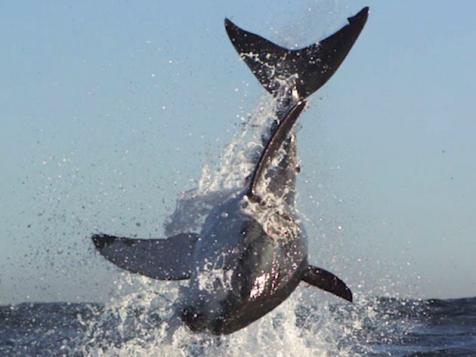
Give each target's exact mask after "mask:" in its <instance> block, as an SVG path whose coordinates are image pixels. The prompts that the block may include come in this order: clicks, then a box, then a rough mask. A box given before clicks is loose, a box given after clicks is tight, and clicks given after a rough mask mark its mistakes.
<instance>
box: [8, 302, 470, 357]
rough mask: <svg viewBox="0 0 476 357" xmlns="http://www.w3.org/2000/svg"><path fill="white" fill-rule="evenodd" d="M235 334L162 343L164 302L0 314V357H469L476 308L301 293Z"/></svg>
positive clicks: (16, 308) (44, 306)
mask: <svg viewBox="0 0 476 357" xmlns="http://www.w3.org/2000/svg"><path fill="white" fill-rule="evenodd" d="M296 295H297V296H293V297H292V298H290V299H288V301H286V302H285V303H284V304H283V305H281V307H280V308H278V309H276V310H275V311H273V312H272V313H271V314H268V315H267V316H265V317H264V318H263V319H261V320H259V321H258V322H256V323H254V324H252V325H251V326H249V327H248V328H246V329H244V330H241V331H239V332H237V333H235V334H232V335H229V336H224V337H220V338H218V337H210V336H208V335H197V334H193V333H190V332H189V331H187V330H186V329H185V328H180V329H179V330H177V331H176V332H174V334H173V336H168V337H167V323H166V318H164V316H165V315H167V311H165V310H164V309H163V308H162V307H161V306H167V305H170V304H168V301H166V300H164V299H163V298H158V300H157V301H155V302H153V301H152V299H150V298H144V297H143V296H142V297H137V296H136V297H135V299H141V303H142V304H141V303H137V301H138V300H136V301H135V302H134V301H133V300H130V299H129V300H127V302H125V300H123V301H120V302H116V303H114V304H106V305H101V304H88V303H75V304H71V303H37V304H31V303H25V304H18V305H12V306H2V307H0V356H110V355H111V356H149V355H155V356H301V357H302V356H476V298H464V299H451V300H404V299H393V298H371V299H358V301H357V302H356V303H354V304H346V303H335V302H334V303H318V302H312V301H311V300H309V298H308V297H306V296H305V295H304V294H302V293H298V294H296Z"/></svg>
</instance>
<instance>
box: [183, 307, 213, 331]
mask: <svg viewBox="0 0 476 357" xmlns="http://www.w3.org/2000/svg"><path fill="white" fill-rule="evenodd" d="M180 318H181V319H182V321H183V322H184V323H185V324H186V325H187V326H188V327H189V328H190V329H191V330H192V331H195V332H197V331H202V330H204V329H205V327H206V323H207V319H206V316H205V314H203V313H201V312H200V311H198V309H197V308H195V307H193V306H187V307H185V308H183V309H182V312H181V314H180Z"/></svg>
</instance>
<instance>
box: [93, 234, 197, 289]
mask: <svg viewBox="0 0 476 357" xmlns="http://www.w3.org/2000/svg"><path fill="white" fill-rule="evenodd" d="M91 239H92V240H93V242H94V245H95V246H96V249H97V250H98V251H99V253H101V255H103V256H104V257H105V258H106V259H107V260H109V261H110V262H112V263H114V264H115V265H117V266H118V267H120V268H122V269H125V270H128V271H130V272H132V273H137V274H141V275H145V276H147V277H149V278H153V279H158V280H182V279H188V278H189V277H190V271H191V264H192V251H193V247H194V245H195V242H196V241H197V239H198V235H197V234H194V233H181V234H178V235H176V236H173V237H170V238H167V239H132V238H119V237H114V236H110V235H106V234H95V235H93V236H92V237H91Z"/></svg>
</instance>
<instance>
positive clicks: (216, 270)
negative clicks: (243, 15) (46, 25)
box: [92, 8, 368, 335]
mask: <svg viewBox="0 0 476 357" xmlns="http://www.w3.org/2000/svg"><path fill="white" fill-rule="evenodd" d="M367 17H368V8H364V9H362V10H361V11H360V12H359V13H357V14H356V15H355V16H353V17H351V18H349V19H348V24H347V25H345V26H344V27H342V28H341V29H340V30H339V31H337V32H336V33H335V34H333V35H331V36H329V37H328V38H326V39H324V40H322V41H320V42H319V43H317V44H314V45H311V46H309V47H305V48H303V49H300V50H288V49H285V48H283V47H280V46H278V45H276V44H274V43H272V42H270V41H267V40H265V39H264V38H262V37H260V36H258V35H255V34H252V33H250V32H247V31H244V30H242V29H240V28H239V27H237V26H236V25H234V24H233V23H232V22H231V21H229V20H225V28H226V30H227V33H228V36H229V37H230V40H231V41H232V43H233V45H234V47H235V49H236V50H237V51H238V53H239V54H240V56H241V57H242V58H243V60H244V61H245V63H246V64H247V65H248V66H249V67H250V69H251V70H252V72H253V73H254V74H255V75H256V77H257V78H258V80H259V81H260V82H261V84H262V85H263V86H264V88H265V89H266V90H268V91H269V92H270V93H271V94H272V95H273V96H274V97H275V98H276V101H277V106H276V107H277V109H276V120H275V122H274V123H270V127H271V128H270V132H271V134H270V136H269V138H264V142H263V146H264V150H263V152H262V153H261V157H260V159H259V161H258V162H257V163H256V167H255V169H254V171H253V173H252V175H251V176H250V177H249V178H248V179H247V182H246V184H245V187H244V189H243V190H242V191H241V192H237V193H234V194H230V197H228V198H227V199H225V200H224V201H223V202H222V203H220V204H219V205H217V206H216V207H214V208H213V209H212V210H211V212H210V213H209V215H208V217H207V218H206V220H205V222H204V224H203V227H202V229H201V232H200V234H195V233H182V234H178V235H176V236H173V237H169V238H167V239H131V238H119V237H114V236H110V235H105V234H96V235H93V236H92V240H93V242H94V244H95V246H96V248H97V249H98V251H99V252H100V253H101V254H102V255H103V256H104V257H105V258H106V259H108V260H109V261H111V262H112V263H114V264H116V265H117V266H119V267H121V268H123V269H126V270H129V271H130V272H133V273H138V274H142V275H145V276H148V277H151V278H154V279H160V280H183V279H188V280H189V284H188V286H184V287H182V288H181V290H180V296H181V297H180V299H179V303H178V304H177V314H178V315H179V316H180V318H181V320H182V321H183V322H184V323H185V324H186V325H187V326H188V327H189V328H190V329H191V330H192V331H196V332H201V331H203V332H209V333H212V334H216V335H221V334H229V333H232V332H235V331H237V330H239V329H242V328H244V327H246V326H247V325H249V324H250V323H252V322H253V321H256V320H257V319H259V318H260V317H262V316H263V315H265V314H266V313H268V312H269V311H271V310H273V309H274V308H275V307H276V306H278V305H279V304H280V303H281V302H283V301H284V300H285V299H286V298H287V297H288V296H289V295H290V294H291V293H292V292H293V291H294V290H295V288H296V287H297V286H298V285H299V283H300V282H301V281H305V282H306V283H308V284H311V285H314V286H316V287H318V288H321V289H323V290H326V291H328V292H331V293H333V294H335V295H337V296H339V297H341V298H344V299H346V300H348V301H352V293H351V291H350V289H349V288H348V287H347V286H346V285H345V283H344V282H343V281H342V280H340V279H339V278H337V277H336V276H335V275H333V274H332V273H330V272H328V271H326V270H324V269H321V268H317V267H314V266H312V265H309V263H308V260H307V256H308V253H307V244H306V236H305V233H304V231H303V227H302V226H301V224H300V220H299V218H298V217H297V214H296V211H295V209H294V195H295V181H296V174H297V172H298V163H297V158H296V136H295V132H294V130H293V126H294V123H295V122H296V120H297V118H298V117H299V114H300V113H301V112H302V110H303V109H304V107H305V105H306V101H305V99H306V97H308V96H309V95H310V94H312V93H313V92H314V91H316V90H317V89H319V88H320V87H321V86H322V85H323V84H324V83H325V82H326V81H327V80H328V79H329V78H330V77H331V76H332V74H333V73H334V72H335V71H336V70H337V68H338V67H339V65H340V64H341V63H342V61H343V60H344V58H345V57H346V55H347V54H348V52H349V51H350V49H351V47H352V45H353V44H354V42H355V40H356V39H357V37H358V35H359V34H360V32H361V30H362V28H363V27H364V25H365V23H366V20H367Z"/></svg>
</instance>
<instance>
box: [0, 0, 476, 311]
mask: <svg viewBox="0 0 476 357" xmlns="http://www.w3.org/2000/svg"><path fill="white" fill-rule="evenodd" d="M455 4H456V3H455V2H450V1H434V0H432V1H418V2H416V1H398V2H397V1H394V2H387V1H379V2H378V1H360V0H359V1H355V0H354V1H350V0H346V1H344V0H333V1H318V0H306V1H299V2H298V1H291V0H288V1H284V0H275V1H272V2H271V1H270V2H257V1H248V0H246V1H236V2H231V1H228V2H223V1H200V2H169V1H140V2H132V1H101V2H97V1H82V2H56V1H42V2H36V1H22V2H3V3H2V4H0V42H1V43H2V56H0V79H1V80H0V86H1V90H0V123H1V124H2V130H0V160H1V161H0V163H1V167H2V174H1V175H0V202H1V206H0V304H1V303H6V302H20V301H37V300H46V301H51V300H80V301H81V300H104V299H105V298H106V296H107V295H108V294H109V293H110V292H111V290H112V289H114V287H113V285H112V283H111V282H112V281H113V280H114V279H116V278H117V276H118V275H117V271H116V270H115V269H114V268H112V267H110V266H109V265H108V264H107V263H106V262H105V261H102V260H101V259H100V257H99V256H97V255H95V254H94V253H93V251H92V249H91V246H90V242H89V240H88V239H87V237H88V236H89V234H90V233H91V232H94V231H98V230H101V231H105V232H110V233H116V234H121V235H131V234H139V235H142V236H150V235H155V236H157V235H160V234H161V230H162V221H163V219H164V217H166V214H167V212H169V211H170V210H171V209H172V208H173V207H174V201H175V197H176V196H177V194H178V193H179V192H180V191H183V190H186V189H188V188H191V187H192V186H193V184H194V180H197V179H198V178H199V176H200V170H201V167H202V165H203V164H204V163H210V162H213V160H216V158H217V157H218V155H219V153H220V152H221V149H222V148H223V146H224V145H225V144H226V143H228V142H229V140H230V139H231V137H232V136H233V134H234V133H236V131H237V130H238V126H237V124H238V119H237V117H236V116H237V115H241V114H244V113H247V112H249V111H251V110H253V109H254V107H255V106H256V104H257V103H258V101H259V99H260V97H261V96H263V95H265V92H264V90H263V89H262V88H261V87H260V85H259V84H258V82H257V81H256V80H255V79H254V78H253V77H252V75H251V74H250V72H249V70H248V69H247V67H246V66H245V65H244V64H243V63H240V61H239V60H238V57H237V55H236V53H235V52H234V49H233V48H232V46H231V45H230V43H229V41H228V39H227V37H226V34H225V31H224V29H223V19H224V17H225V16H226V17H229V18H231V19H232V20H233V21H235V22H236V23H237V24H238V25H240V26H242V27H243V28H245V29H248V30H250V31H253V32H256V33H259V34H261V35H263V36H265V37H267V38H270V39H271V40H273V41H275V42H279V43H281V44H299V45H307V44H309V43H312V42H314V41H316V40H318V39H320V38H322V37H323V36H325V35H328V34H330V33H332V32H334V31H335V30H337V29H338V28H339V27H340V26H341V25H343V24H344V23H345V19H346V17H348V16H351V15H353V14H354V13H355V12H356V11H358V10H360V8H361V7H363V6H365V5H369V6H370V8H371V14H370V18H369V22H368V24H367V27H366V28H365V29H364V31H363V33H362V35H361V38H360V39H359V40H358V42H357V43H356V45H355V47H354V49H353V50H352V51H351V53H350V55H349V57H348V59H347V60H346V61H345V63H344V64H343V66H342V67H341V69H340V70H339V71H338V72H337V74H336V75H335V77H333V78H332V80H331V81H330V82H329V83H328V84H327V85H326V86H325V87H324V88H322V90H320V91H319V92H318V93H317V94H315V95H314V96H313V97H312V99H311V108H310V109H309V110H308V111H307V112H305V113H304V114H303V115H302V117H301V118H300V126H301V129H300V131H299V150H300V153H299V154H300V158H301V160H302V168H303V170H302V174H301V176H300V183H299V193H300V198H299V204H300V207H301V210H302V211H303V212H304V214H305V216H306V217H307V220H308V222H307V230H308V233H309V235H310V247H311V252H310V253H311V254H310V255H311V261H313V262H314V263H316V264H317V265H321V266H323V267H326V268H328V269H330V270H332V271H334V272H336V273H338V274H339V275H340V276H341V277H343V278H344V279H345V280H346V281H347V283H349V285H350V286H351V287H352V288H353V290H354V291H357V292H358V293H361V294H366V293H368V294H383V293H389V294H392V295H394V294H400V295H404V296H414V297H457V296H468V295H476V259H475V258H474V256H475V253H476V239H475V236H476V220H475V219H474V212H476V204H475V201H476V160H475V158H474V153H475V152H476V140H475V137H476V120H475V115H474V112H475V111H474V93H476V61H475V57H476V45H475V44H476V22H475V21H474V14H475V13H476V3H475V2H474V1H469V0H466V1H458V2H457V6H456V5H455Z"/></svg>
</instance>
